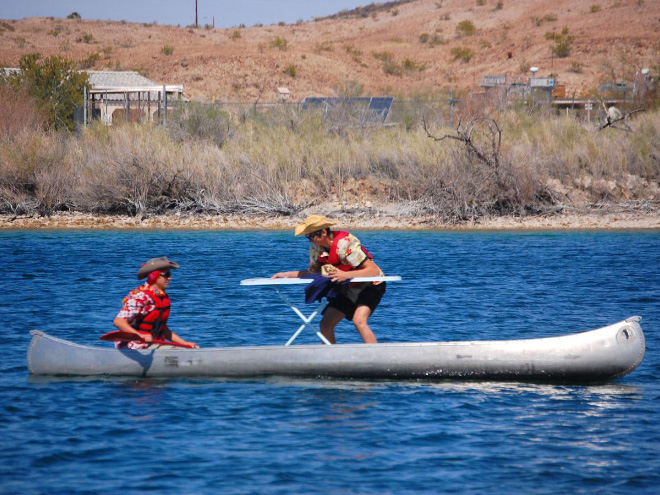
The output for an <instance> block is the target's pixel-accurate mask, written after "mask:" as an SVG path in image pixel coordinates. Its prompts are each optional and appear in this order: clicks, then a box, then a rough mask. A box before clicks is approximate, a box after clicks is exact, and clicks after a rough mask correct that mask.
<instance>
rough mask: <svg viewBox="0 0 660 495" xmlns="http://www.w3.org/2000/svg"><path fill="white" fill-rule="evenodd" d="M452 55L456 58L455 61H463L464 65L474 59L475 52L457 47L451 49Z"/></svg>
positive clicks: (463, 47) (464, 47)
mask: <svg viewBox="0 0 660 495" xmlns="http://www.w3.org/2000/svg"><path fill="white" fill-rule="evenodd" d="M450 53H451V55H452V57H454V61H456V60H461V61H462V62H464V63H468V62H469V61H470V60H472V58H473V57H474V51H473V50H472V49H471V48H468V47H466V46H456V47H454V48H452V49H451V52H450Z"/></svg>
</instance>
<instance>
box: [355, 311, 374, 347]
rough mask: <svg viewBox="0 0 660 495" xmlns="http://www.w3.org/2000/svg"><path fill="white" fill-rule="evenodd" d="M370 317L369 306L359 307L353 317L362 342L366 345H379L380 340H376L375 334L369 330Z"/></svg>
mask: <svg viewBox="0 0 660 495" xmlns="http://www.w3.org/2000/svg"><path fill="white" fill-rule="evenodd" d="M370 316H371V308H369V306H358V307H357V309H356V310H355V314H354V315H353V324H354V325H355V328H357V331H358V332H360V336H361V337H362V341H363V342H364V343H365V344H377V343H378V340H376V336H375V335H374V332H373V331H372V330H371V328H369V324H368V323H367V320H369V317H370Z"/></svg>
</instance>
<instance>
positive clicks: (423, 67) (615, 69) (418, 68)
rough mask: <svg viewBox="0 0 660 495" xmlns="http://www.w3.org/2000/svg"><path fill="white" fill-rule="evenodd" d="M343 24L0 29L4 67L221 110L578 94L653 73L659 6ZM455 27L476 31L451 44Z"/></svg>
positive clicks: (40, 23)
mask: <svg viewBox="0 0 660 495" xmlns="http://www.w3.org/2000/svg"><path fill="white" fill-rule="evenodd" d="M366 3H367V2H365V5H366ZM482 3H483V5H480V4H482ZM348 17H349V18H346V16H344V17H341V18H331V19H325V20H317V21H311V22H307V23H299V24H295V25H283V26H280V25H270V26H252V27H247V28H232V29H205V28H199V29H195V28H186V27H173V26H158V25H144V24H133V23H127V22H110V21H94V20H85V19H82V20H76V19H53V18H30V19H24V20H19V21H0V66H9V67H15V66H17V64H18V61H19V60H20V58H21V56H23V55H25V54H27V53H32V52H39V53H41V54H43V55H62V56H66V57H68V58H71V59H74V60H85V59H87V65H88V66H90V65H91V67H89V68H93V69H97V70H101V69H111V70H139V71H140V72H141V73H143V74H144V75H146V76H147V77H150V78H151V79H153V80H155V81H157V82H159V83H166V84H183V85H184V86H185V91H186V95H187V96H188V97H189V98H192V99H198V100H221V101H246V100H256V99H260V100H261V101H273V100H275V98H276V88H277V87H278V86H285V87H287V88H289V90H290V91H291V99H293V100H301V99H303V98H304V97H306V96H332V95H334V94H336V92H337V88H338V87H342V86H349V87H351V86H353V87H355V86H358V87H360V86H361V87H362V88H363V91H362V94H363V95H380V94H390V95H394V96H399V97H401V96H412V95H416V94H428V93H440V92H442V91H446V90H447V89H448V88H450V87H453V88H456V89H461V90H468V89H476V88H478V86H479V82H480V81H481V78H482V76H483V75H485V74H507V75H511V76H515V75H529V73H528V72H526V71H527V70H528V68H529V67H530V66H537V67H539V68H540V71H539V75H540V76H547V75H550V74H551V73H554V74H556V75H557V76H558V78H559V81H560V83H561V84H565V85H566V88H567V93H568V94H569V95H573V94H575V95H577V96H581V95H583V94H584V93H585V92H587V91H589V90H593V89H594V88H596V87H597V86H598V84H599V83H600V82H602V81H604V80H618V79H622V78H627V79H628V80H630V79H632V78H633V77H634V75H635V73H637V72H638V71H639V70H640V69H641V68H644V67H649V68H651V69H655V70H656V71H658V70H660V2H659V1H655V0H643V1H641V0H619V1H615V0H503V1H501V2H498V1H497V0H442V1H441V0H414V1H412V2H409V3H402V4H399V5H393V6H389V7H388V8H385V9H380V10H378V9H371V10H369V11H367V12H363V13H362V14H359V13H358V14H357V15H356V16H354V17H352V18H351V16H348ZM461 21H470V22H471V23H472V24H473V25H474V27H475V28H476V33H475V34H473V35H469V36H459V34H457V26H458V25H459V23H460V22H461ZM564 27H566V28H568V35H570V36H572V37H573V41H572V44H571V47H570V54H569V55H568V56H567V57H564V58H558V57H556V56H553V55H552V53H551V49H550V48H551V46H552V45H553V42H552V41H549V40H548V39H546V36H545V35H546V33H548V32H555V33H560V32H561V31H562V29H563V28H564ZM457 48H459V49H469V50H472V52H473V53H474V55H473V57H472V58H471V60H469V61H467V62H465V61H462V60H460V59H458V60H455V55H454V54H453V53H452V50H454V51H455V49H457ZM95 54H97V55H95ZM93 59H96V60H93Z"/></svg>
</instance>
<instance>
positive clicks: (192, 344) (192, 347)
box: [182, 340, 199, 349]
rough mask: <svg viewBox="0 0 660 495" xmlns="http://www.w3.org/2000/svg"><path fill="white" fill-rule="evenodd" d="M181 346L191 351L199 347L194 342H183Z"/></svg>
mask: <svg viewBox="0 0 660 495" xmlns="http://www.w3.org/2000/svg"><path fill="white" fill-rule="evenodd" d="M182 344H185V345H187V346H189V347H190V348H191V349H199V346H198V345H197V344H195V343H194V342H188V341H187V340H184V341H183V342H182Z"/></svg>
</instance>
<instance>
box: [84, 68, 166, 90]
mask: <svg viewBox="0 0 660 495" xmlns="http://www.w3.org/2000/svg"><path fill="white" fill-rule="evenodd" d="M86 72H87V74H89V82H90V84H91V85H92V87H93V88H94V87H98V86H102V87H106V88H107V87H110V88H113V87H116V88H126V87H135V86H159V84H158V83H157V82H154V81H152V80H151V79H148V78H146V77H144V76H143V75H141V74H139V73H137V72H134V71H121V72H118V71H102V70H88V71H86Z"/></svg>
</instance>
